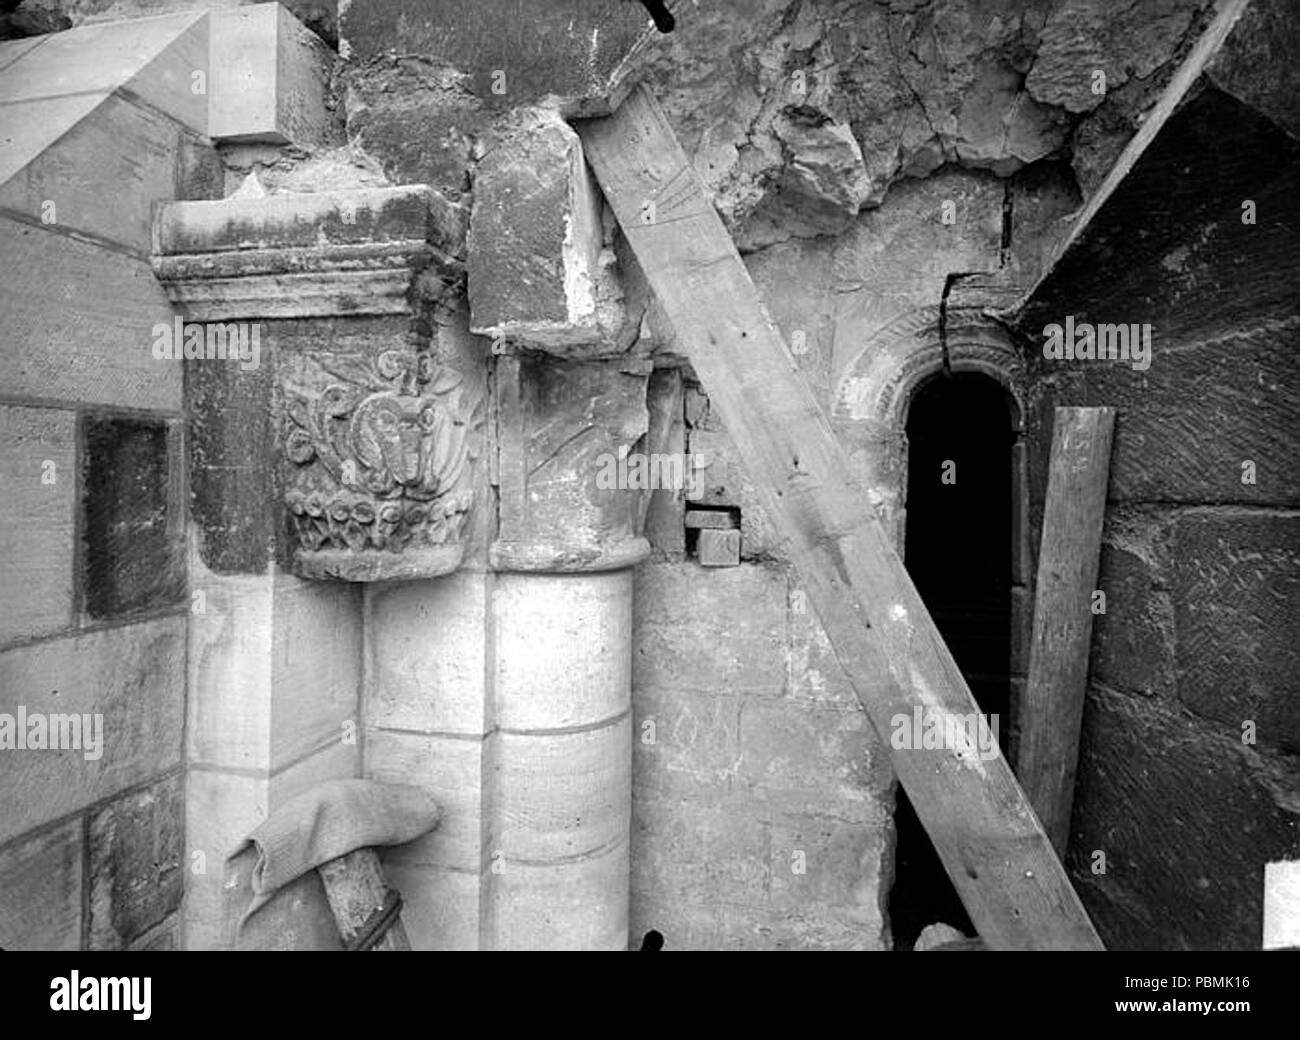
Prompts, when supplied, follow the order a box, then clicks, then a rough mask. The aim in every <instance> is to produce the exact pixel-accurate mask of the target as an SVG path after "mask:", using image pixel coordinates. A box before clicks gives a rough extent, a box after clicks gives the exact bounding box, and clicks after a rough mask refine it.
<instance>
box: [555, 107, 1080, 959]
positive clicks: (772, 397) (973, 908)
mask: <svg viewBox="0 0 1300 1040" xmlns="http://www.w3.org/2000/svg"><path fill="white" fill-rule="evenodd" d="M575 129H576V130H577V131H578V134H579V135H580V136H581V138H582V141H583V145H584V146H585V149H586V154H587V159H588V161H589V162H590V164H591V166H592V168H593V170H594V171H595V174H596V178H597V180H598V181H599V182H600V185H601V187H602V188H603V189H604V192H605V196H606V198H607V199H608V200H609V203H610V205H611V206H612V207H613V210H614V213H615V215H616V216H617V218H618V221H619V223H620V224H621V225H622V228H623V232H624V234H626V235H627V238H628V242H629V243H630V245H631V246H632V249H633V251H634V252H635V253H636V257H637V260H638V261H639V262H640V264H641V266H642V268H643V269H644V270H645V273H646V277H647V278H648V279H649V281H650V285H651V287H652V288H653V289H654V292H655V295H656V296H657V297H658V300H659V303H660V305H661V306H662V307H663V309H664V312H665V313H666V315H667V316H668V318H669V320H670V321H671V322H672V324H673V326H674V327H675V329H676V332H677V335H678V337H679V339H680V341H681V343H682V344H683V345H684V347H685V349H686V352H687V354H688V356H689V357H690V359H691V363H692V365H693V366H694V368H695V372H696V374H697V375H698V376H699V377H700V379H701V381H702V382H703V384H704V388H705V390H706V391H707V392H708V394H709V399H710V401H711V402H712V403H713V405H714V406H716V407H717V408H718V410H719V412H720V413H721V415H722V419H723V422H724V423H725V424H726V427H727V431H728V433H730V434H731V436H732V437H733V438H734V440H735V442H736V444H737V447H738V448H739V449H740V453H741V456H742V457H743V458H745V459H746V460H747V464H748V467H749V471H750V474H751V476H752V477H753V480H754V483H755V485H756V486H757V488H758V492H759V496H760V501H762V503H763V505H764V507H765V508H766V509H767V511H768V513H769V515H770V516H771V518H772V520H773V522H774V523H775V524H776V526H777V529H778V530H779V532H780V533H781V535H782V537H783V538H784V539H786V541H787V542H788V545H789V551H790V557H791V560H792V561H793V563H794V565H795V567H796V568H797V569H798V573H799V575H800V578H801V580H802V582H803V584H804V585H805V586H806V587H807V590H808V593H809V598H810V599H811V601H812V603H813V605H814V607H815V608H816V610H817V614H818V616H819V617H820V618H821V622H822V625H823V627H824V628H825V630H826V634H827V636H828V638H829V639H830V642H831V645H832V647H833V649H834V652H835V655H836V657H837V658H838V659H839V661H840V663H841V664H842V665H843V667H844V670H845V672H846V673H847V675H848V676H849V679H850V681H851V682H852V683H853V686H854V689H855V690H856V691H857V695H858V698H859V700H861V702H862V705H863V707H864V708H865V709H866V713H867V715H868V717H869V718H870V719H871V723H872V725H873V726H874V727H875V730H876V733H877V734H878V735H879V736H880V738H881V741H882V743H883V744H884V745H885V746H887V747H891V751H892V755H893V763H894V768H895V770H896V771H897V772H898V775H899V778H900V779H901V780H902V782H903V786H904V787H905V788H906V789H907V792H908V794H909V795H910V796H911V799H912V802H913V804H914V805H915V807H916V811H917V815H918V816H919V817H920V818H921V822H922V823H923V824H924V825H925V828H926V830H927V832H928V833H929V835H930V838H931V840H932V841H933V842H934V846H935V848H936V849H937V850H938V853H939V855H940V857H941V858H942V860H943V863H944V866H945V868H946V869H947V871H948V876H949V877H950V878H952V882H953V885H954V886H955V887H956V889H957V892H958V893H959V894H960V896H961V899H962V902H963V903H964V904H965V906H966V909H967V911H968V912H969V914H970V917H971V920H972V921H973V922H974V924H975V927H976V928H977V929H979V933H980V936H981V937H982V938H983V939H984V941H985V943H986V944H987V945H988V946H989V947H990V948H992V949H1101V941H1100V939H1099V938H1098V937H1097V933H1096V931H1095V930H1094V929H1093V927H1092V922H1091V921H1089V920H1088V915H1087V913H1086V912H1085V911H1084V909H1083V906H1082V905H1081V904H1080V902H1079V899H1078V896H1077V895H1075V892H1074V890H1073V889H1072V888H1071V887H1070V882H1069V880H1068V878H1067V877H1066V874H1065V870H1064V868H1063V867H1062V866H1061V863H1060V861H1059V860H1058V859H1057V858H1056V855H1055V853H1054V852H1053V851H1052V846H1051V844H1050V842H1049V841H1048V839H1047V836H1046V835H1045V834H1044V833H1043V829H1042V827H1041V826H1040V824H1039V822H1038V819H1037V817H1036V816H1035V815H1034V811H1033V809H1032V808H1031V807H1030V804H1029V802H1028V800H1027V799H1026V798H1025V795H1024V793H1023V792H1022V791H1021V790H1020V787H1019V785H1017V783H1016V780H1015V777H1014V776H1013V775H1012V773H1011V770H1010V768H1009V767H1008V765H1007V763H1006V760H1005V759H1004V758H1003V757H1002V756H1001V754H1000V753H999V752H997V751H996V748H995V749H994V751H993V754H992V757H988V758H985V757H982V756H981V755H980V754H979V753H978V749H977V748H976V747H974V746H972V745H971V744H969V743H966V742H964V741H962V740H957V741H955V742H954V745H953V746H950V747H948V748H946V749H940V750H921V749H915V750H899V749H892V746H891V741H890V735H891V733H892V732H893V731H894V730H895V729H896V725H895V718H896V717H897V716H903V717H904V718H907V719H911V718H913V717H914V715H913V709H920V711H921V712H922V717H925V718H929V717H934V718H937V719H940V720H943V721H946V720H948V719H949V718H950V717H956V718H955V719H954V722H955V721H956V720H959V719H970V718H973V717H974V718H977V717H978V713H979V708H978V707H977V705H976V703H975V699H974V698H973V697H972V696H971V693H970V690H969V689H967V687H966V683H965V682H964V680H963V679H962V676H961V673H960V672H959V671H958V670H957V666H956V664H955V663H954V662H953V659H952V655H951V654H949V652H948V649H947V647H946V646H945V645H944V643H943V639H942V638H941V637H940V635H939V633H938V631H937V630H936V629H935V627H934V623H933V622H932V621H931V620H930V616H929V614H928V613H927V612H926V609H925V607H924V606H923V605H922V603H921V598H920V596H919V595H917V592H916V589H915V588H914V587H913V585H912V582H911V580H910V579H909V578H908V576H907V572H906V571H905V570H904V568H903V564H902V561H901V560H899V558H898V556H897V555H896V554H895V553H894V551H893V548H892V547H891V546H890V544H889V540H888V538H887V537H886V536H885V533H884V532H883V530H882V529H881V526H880V524H879V522H878V521H877V520H876V518H875V516H874V513H873V510H872V507H871V505H870V504H869V502H868V500H867V498H866V496H865V495H864V494H863V493H862V491H861V490H860V489H859V488H857V487H855V486H854V484H853V481H852V474H851V470H850V468H849V466H848V463H847V461H846V459H845V457H844V455H843V453H842V452H841V450H840V447H839V444H838V442H837V441H836V439H835V437H834V435H833V433H832V432H831V429H830V425H829V423H828V422H827V420H826V418H825V416H824V414H823V413H822V410H821V409H820V408H819V407H818V405H817V402H816V400H815V399H814V398H813V396H812V393H811V392H810V391H809V389H808V387H807V384H806V383H805V382H804V379H803V377H802V376H801V375H800V373H799V370H798V368H797V366H796V365H795V363H794V359H793V357H792V355H791V354H790V351H789V349H788V348H787V346H786V344H785V342H784V341H783V340H782V338H781V335H780V333H779V332H778V331H777V330H776V328H775V326H774V325H773V324H772V322H771V320H770V318H769V317H768V316H767V314H766V312H765V311H764V309H763V306H762V303H761V302H760V300H759V296H758V291H757V290H756V289H755V288H754V283H753V282H752V281H751V280H750V278H749V274H748V272H747V271H746V270H745V265H744V264H743V263H742V262H741V259H740V256H739V254H738V253H737V252H736V248H735V246H734V244H733V243H732V241H731V236H730V235H728V234H727V231H726V228H724V227H723V225H722V221H721V220H720V219H719V217H718V215H717V213H716V212H715V211H714V209H713V206H712V204H711V203H710V202H709V200H708V197H707V195H706V194H705V192H704V189H703V185H702V184H701V183H700V180H699V178H698V177H697V176H696V174H695V171H694V169H693V168H692V167H691V164H690V162H689V160H688V159H687V158H686V155H685V154H684V153H683V151H682V149H681V147H680V146H679V145H678V143H677V140H676V137H675V135H674V134H673V132H672V129H671V127H669V125H668V122H667V120H666V119H665V118H664V116H663V113H662V111H661V110H660V109H659V106H658V105H657V104H656V102H655V100H654V98H653V97H652V96H651V95H650V94H649V93H648V92H647V91H646V90H645V89H644V88H639V89H637V90H636V91H634V92H632V93H631V94H630V95H629V96H628V98H627V99H626V100H625V101H624V102H623V103H622V105H621V106H620V107H619V108H618V110H617V111H616V112H614V114H613V115H611V116H608V117H605V118H603V119H599V120H588V121H581V122H578V123H576V124H575Z"/></svg>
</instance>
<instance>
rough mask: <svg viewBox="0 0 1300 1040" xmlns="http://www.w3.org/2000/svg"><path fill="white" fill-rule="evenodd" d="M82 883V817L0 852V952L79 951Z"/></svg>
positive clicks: (28, 837)
mask: <svg viewBox="0 0 1300 1040" xmlns="http://www.w3.org/2000/svg"><path fill="white" fill-rule="evenodd" d="M18 753H19V752H13V751H6V752H5V755H6V756H9V755H13V754H18ZM5 787H6V790H15V788H12V787H10V786H9V784H8V782H6V784H5ZM81 883H82V845H81V819H80V818H77V819H73V820H68V821H66V822H64V823H61V824H59V825H58V826H57V827H53V828H51V829H49V830H44V831H41V832H40V833H39V834H35V835H27V836H24V837H21V838H19V839H18V840H16V841H14V842H11V843H10V844H9V845H6V846H5V847H3V848H0V947H3V948H4V949H6V950H9V951H16V950H61V951H73V950H78V949H80V948H81Z"/></svg>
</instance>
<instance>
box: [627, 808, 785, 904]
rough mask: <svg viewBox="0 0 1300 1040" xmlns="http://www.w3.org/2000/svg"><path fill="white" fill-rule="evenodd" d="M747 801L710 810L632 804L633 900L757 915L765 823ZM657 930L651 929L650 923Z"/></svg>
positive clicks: (765, 865) (766, 869) (763, 897)
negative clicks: (723, 904)
mask: <svg viewBox="0 0 1300 1040" xmlns="http://www.w3.org/2000/svg"><path fill="white" fill-rule="evenodd" d="M745 808H746V806H745V801H744V800H743V799H741V800H738V799H735V798H728V799H723V800H719V801H718V802H717V803H716V804H714V805H710V806H699V805H692V804H689V803H688V804H682V803H675V802H670V801H667V800H659V799H655V800H651V801H642V800H638V801H637V802H636V803H635V805H634V808H633V814H632V874H631V879H632V880H631V884H632V892H633V893H634V896H633V898H634V900H636V899H640V900H641V901H645V900H646V899H647V897H648V898H649V899H650V900H652V901H653V902H654V903H655V904H656V905H660V906H662V905H665V904H666V905H673V904H676V903H679V902H681V903H687V904H692V905H696V906H701V905H703V906H709V905H714V906H716V905H718V904H719V903H720V902H721V901H723V900H725V901H726V903H727V904H729V905H730V906H731V907H733V908H739V909H738V910H737V911H736V912H735V916H736V917H745V916H746V912H745V909H744V908H749V907H753V908H757V909H759V910H762V909H763V908H765V907H767V905H768V892H769V890H770V887H771V871H772V848H771V826H770V822H769V821H768V820H767V819H766V818H764V817H762V816H761V815H757V814H755V813H754V812H752V811H745ZM651 927H655V925H651Z"/></svg>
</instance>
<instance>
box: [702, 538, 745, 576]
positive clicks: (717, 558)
mask: <svg viewBox="0 0 1300 1040" xmlns="http://www.w3.org/2000/svg"><path fill="white" fill-rule="evenodd" d="M695 553H696V556H697V557H698V559H699V561H700V566H702V567H739V566H740V532H739V531H734V530H733V531H717V530H705V531H701V532H700V536H699V541H697V542H696V543H695Z"/></svg>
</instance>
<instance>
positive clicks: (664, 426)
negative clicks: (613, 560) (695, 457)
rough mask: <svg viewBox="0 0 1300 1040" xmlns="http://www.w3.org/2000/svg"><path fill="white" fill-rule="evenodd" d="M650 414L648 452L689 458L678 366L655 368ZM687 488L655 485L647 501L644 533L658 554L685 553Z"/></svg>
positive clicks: (650, 387) (649, 389)
mask: <svg viewBox="0 0 1300 1040" xmlns="http://www.w3.org/2000/svg"><path fill="white" fill-rule="evenodd" d="M646 408H647V410H648V411H649V413H650V419H649V429H648V430H647V432H646V447H647V448H648V449H649V450H648V452H647V454H653V453H655V452H659V453H661V454H663V455H667V456H670V457H671V456H676V457H680V458H682V459H683V460H685V457H686V423H685V418H684V388H683V384H682V376H681V373H680V372H679V371H678V370H677V369H656V370H655V371H654V372H652V373H651V374H650V382H649V384H648V385H647V387H646ZM685 502H686V487H685V486H682V487H665V488H656V489H654V490H653V491H651V492H650V496H649V501H648V502H646V511H645V536H646V538H647V540H648V541H649V542H650V545H651V547H652V548H653V549H654V550H655V551H656V552H659V553H664V554H666V555H669V556H680V555H683V554H684V553H685V552H686V528H685V512H686V510H685Z"/></svg>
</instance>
